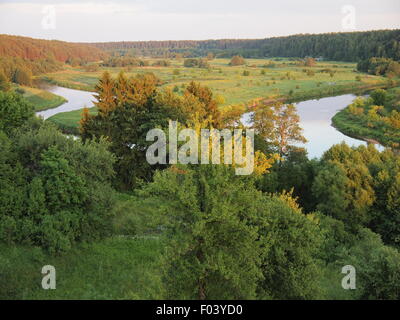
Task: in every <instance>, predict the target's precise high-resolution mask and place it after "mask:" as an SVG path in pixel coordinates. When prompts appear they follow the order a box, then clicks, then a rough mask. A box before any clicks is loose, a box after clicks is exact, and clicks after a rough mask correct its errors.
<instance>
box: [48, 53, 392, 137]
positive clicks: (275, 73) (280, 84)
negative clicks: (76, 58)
mask: <svg viewBox="0 0 400 320" xmlns="http://www.w3.org/2000/svg"><path fill="white" fill-rule="evenodd" d="M153 62H154V60H150V61H149V63H150V64H152V63H153ZM246 63H247V64H246V66H235V67H231V66H229V60H228V59H215V60H212V61H210V68H209V69H200V68H186V67H184V66H183V61H177V60H171V66H169V67H155V66H150V67H136V68H101V69H100V70H99V71H97V72H85V71H84V70H83V69H79V68H71V67H67V68H66V69H65V70H63V71H59V72H55V73H50V74H47V75H46V76H45V77H44V79H45V80H47V81H48V82H50V83H53V84H57V85H60V86H64V87H69V88H73V89H79V90H88V91H93V90H94V86H95V84H96V83H97V81H98V78H99V77H100V76H101V74H102V72H104V71H105V70H107V71H109V72H110V73H111V74H112V76H114V77H115V76H117V74H118V73H119V72H120V71H124V72H125V73H126V74H127V75H128V76H133V75H135V74H140V73H145V72H153V73H154V74H155V75H156V76H157V77H159V78H160V79H161V80H162V87H164V88H170V89H173V90H174V91H175V92H179V93H182V92H183V91H184V88H185V86H186V85H187V84H188V83H189V82H190V81H197V82H200V83H202V84H203V85H206V86H208V87H210V88H211V89H212V90H213V92H214V95H215V96H216V97H218V98H219V99H218V100H219V101H221V102H222V106H228V105H242V106H243V105H249V104H254V103H255V102H256V101H257V100H259V99H272V100H275V99H282V100H284V101H302V100H307V99H312V98H320V97H324V96H332V95H337V94H344V93H351V92H357V91H361V90H365V89H369V88H375V87H379V86H386V85H387V81H388V80H387V79H386V78H383V77H380V76H371V75H366V74H359V73H357V72H356V71H355V68H356V65H355V64H354V63H345V62H330V61H326V62H318V63H317V65H316V66H315V67H312V68H307V67H302V66H299V65H298V64H297V61H295V60H290V59H279V61H272V60H267V59H248V60H247V61H246ZM271 63H274V64H275V66H274V67H265V65H267V64H271ZM245 71H246V73H247V72H248V75H245V74H246V73H245ZM80 117H81V111H72V112H69V113H63V114H58V115H55V116H54V117H52V118H50V121H53V122H55V123H56V124H58V125H59V126H60V127H61V128H62V129H64V130H65V131H67V132H73V133H77V127H78V122H79V119H80Z"/></svg>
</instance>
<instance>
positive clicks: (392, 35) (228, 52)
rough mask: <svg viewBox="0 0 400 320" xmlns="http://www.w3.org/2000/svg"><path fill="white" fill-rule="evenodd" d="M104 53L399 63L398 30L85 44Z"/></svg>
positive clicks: (399, 40)
mask: <svg viewBox="0 0 400 320" xmlns="http://www.w3.org/2000/svg"><path fill="white" fill-rule="evenodd" d="M89 45H92V46H94V47H96V48H99V49H102V50H106V51H122V52H124V51H130V50H131V51H132V50H133V52H134V53H135V54H137V55H160V56H173V55H174V54H177V53H179V54H186V55H187V56H192V57H193V56H206V55H207V54H208V53H209V52H212V53H214V54H215V55H216V56H217V57H232V56H234V55H241V56H243V57H245V58H264V57H300V58H303V57H306V56H312V57H320V56H322V57H323V58H325V59H329V60H337V61H355V62H356V61H359V60H363V59H368V58H371V57H385V58H391V59H393V60H400V30H378V31H364V32H341V33H324V34H299V35H293V36H287V37H274V38H266V39H223V40H199V41H194V40H185V41H130V42H129V41H124V42H103V43H93V44H89Z"/></svg>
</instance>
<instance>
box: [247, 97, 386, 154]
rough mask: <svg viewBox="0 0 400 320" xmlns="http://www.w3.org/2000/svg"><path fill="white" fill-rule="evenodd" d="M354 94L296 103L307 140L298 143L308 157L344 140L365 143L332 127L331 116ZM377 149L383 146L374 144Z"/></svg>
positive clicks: (350, 142) (357, 143)
mask: <svg viewBox="0 0 400 320" xmlns="http://www.w3.org/2000/svg"><path fill="white" fill-rule="evenodd" d="M355 98H356V96H355V95H352V94H345V95H341V96H336V97H328V98H322V99H319V100H307V101H303V102H299V103H296V104H295V105H296V108H297V112H298V114H299V116H300V126H301V127H302V128H303V129H304V132H303V135H304V136H305V137H306V139H307V140H308V142H307V143H306V144H300V145H299V146H304V147H305V148H306V149H307V151H308V156H309V158H314V157H317V158H319V157H321V156H322V154H323V153H324V152H325V151H326V150H328V149H329V148H330V147H331V146H332V145H334V144H337V143H341V142H342V141H345V142H346V143H347V144H348V145H350V146H359V145H366V144H367V143H366V142H365V141H362V140H358V139H354V138H350V137H348V136H346V135H344V134H343V133H341V132H339V131H338V130H336V129H335V128H334V127H332V125H331V124H332V121H331V119H332V117H333V116H334V115H335V114H336V113H337V112H338V111H339V110H341V109H343V108H345V107H346V106H348V105H349V104H350V103H351V102H352V101H353V100H354V99H355ZM250 115H251V114H250V113H246V114H244V115H243V117H242V121H243V122H244V123H245V124H246V125H249V123H250V121H249V120H250ZM376 147H377V148H378V149H379V150H383V147H382V146H380V145H378V146H376Z"/></svg>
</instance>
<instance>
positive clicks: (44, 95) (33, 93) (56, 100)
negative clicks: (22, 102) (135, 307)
mask: <svg viewBox="0 0 400 320" xmlns="http://www.w3.org/2000/svg"><path fill="white" fill-rule="evenodd" d="M17 90H20V91H21V92H22V95H23V97H24V98H25V99H26V100H28V101H29V102H30V103H31V104H33V105H34V107H35V111H43V110H47V109H52V108H56V107H58V106H59V105H62V104H63V103H64V102H67V100H66V99H65V98H63V97H61V96H58V95H56V94H54V93H51V92H49V91H46V90H42V89H38V88H31V87H25V86H20V87H19V89H17Z"/></svg>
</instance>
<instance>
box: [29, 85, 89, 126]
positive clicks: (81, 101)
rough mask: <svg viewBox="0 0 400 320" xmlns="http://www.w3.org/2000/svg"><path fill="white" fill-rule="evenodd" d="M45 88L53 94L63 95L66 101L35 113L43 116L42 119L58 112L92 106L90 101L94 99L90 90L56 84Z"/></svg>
mask: <svg viewBox="0 0 400 320" xmlns="http://www.w3.org/2000/svg"><path fill="white" fill-rule="evenodd" d="M46 89H47V90H48V91H50V92H52V93H54V94H57V95H59V96H62V97H64V98H65V99H67V100H68V102H66V103H64V104H62V105H61V106H59V107H57V108H54V109H49V110H45V111H40V112H37V113H36V114H37V115H38V116H41V117H43V119H47V118H49V117H51V116H54V115H55V114H57V113H60V112H67V111H73V110H79V109H82V108H84V107H88V108H91V107H93V102H92V101H93V100H94V98H93V93H92V92H87V91H81V90H73V89H68V88H62V87H57V86H51V87H49V88H46Z"/></svg>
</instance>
